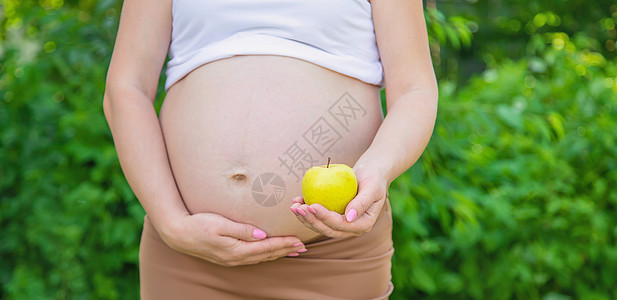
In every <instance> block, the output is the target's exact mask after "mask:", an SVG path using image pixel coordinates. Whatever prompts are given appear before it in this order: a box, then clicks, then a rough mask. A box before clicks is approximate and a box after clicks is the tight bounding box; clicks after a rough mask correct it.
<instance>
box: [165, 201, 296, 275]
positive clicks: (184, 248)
mask: <svg viewBox="0 0 617 300" xmlns="http://www.w3.org/2000/svg"><path fill="white" fill-rule="evenodd" d="M157 231H159V234H160V236H161V238H162V239H163V241H165V243H166V244H167V245H168V246H169V247H170V248H172V249H174V250H176V251H178V252H182V253H185V254H188V255H192V256H195V257H198V258H201V259H205V260H207V261H209V262H212V263H215V264H218V265H222V266H227V267H232V266H240V265H250V264H256V263H260V262H265V261H270V260H275V259H278V258H281V257H284V256H297V255H298V254H299V253H301V252H304V251H306V249H305V247H304V244H303V243H302V242H301V241H300V239H298V238H297V237H294V236H278V237H266V233H265V232H264V231H262V230H261V229H259V228H257V227H255V226H253V225H249V224H242V223H236V222H234V221H232V220H229V219H227V218H225V217H223V216H221V215H218V214H213V213H198V214H193V215H186V216H182V217H178V218H176V219H174V221H173V225H170V226H168V227H167V228H165V230H157ZM298 250H300V251H298Z"/></svg>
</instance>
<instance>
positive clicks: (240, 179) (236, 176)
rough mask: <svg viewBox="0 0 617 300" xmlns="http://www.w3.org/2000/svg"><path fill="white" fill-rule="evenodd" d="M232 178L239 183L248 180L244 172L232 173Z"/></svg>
mask: <svg viewBox="0 0 617 300" xmlns="http://www.w3.org/2000/svg"><path fill="white" fill-rule="evenodd" d="M231 180H232V181H234V182H237V183H244V182H246V180H247V178H246V175H244V174H242V173H235V174H233V175H231Z"/></svg>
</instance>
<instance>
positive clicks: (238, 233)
mask: <svg viewBox="0 0 617 300" xmlns="http://www.w3.org/2000/svg"><path fill="white" fill-rule="evenodd" d="M226 220H227V222H225V224H223V226H221V227H220V230H219V235H221V236H228V237H232V238H236V239H239V240H243V241H247V242H252V241H259V240H263V239H265V238H266V237H267V234H266V232H265V231H263V230H261V229H259V228H257V227H255V226H253V225H249V224H243V223H237V222H234V221H231V220H229V219H226Z"/></svg>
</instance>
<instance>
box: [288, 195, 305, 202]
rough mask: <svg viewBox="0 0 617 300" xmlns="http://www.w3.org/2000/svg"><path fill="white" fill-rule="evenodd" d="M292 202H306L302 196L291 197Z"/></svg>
mask: <svg viewBox="0 0 617 300" xmlns="http://www.w3.org/2000/svg"><path fill="white" fill-rule="evenodd" d="M291 202H293V203H300V204H304V198H303V197H302V196H297V197H294V198H293V199H291Z"/></svg>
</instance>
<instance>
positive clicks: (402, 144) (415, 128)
mask: <svg viewBox="0 0 617 300" xmlns="http://www.w3.org/2000/svg"><path fill="white" fill-rule="evenodd" d="M386 96H388V95H387V94H386ZM436 115H437V92H433V91H431V90H428V89H427V90H410V91H408V92H407V93H404V94H402V95H401V96H399V97H398V99H396V101H395V102H394V104H393V105H392V106H391V107H389V108H388V112H387V115H386V117H385V119H384V121H383V123H382V124H381V126H380V127H379V130H378V131H377V134H376V135H375V138H374V139H373V142H372V143H371V145H370V146H369V148H368V149H367V150H366V151H365V152H364V154H363V155H362V156H361V157H360V159H359V160H358V162H357V163H356V166H358V167H363V166H370V167H371V168H376V169H377V170H379V171H380V172H382V174H383V175H384V176H385V177H386V178H387V180H388V184H390V183H391V182H392V181H394V179H396V178H397V177H398V176H400V175H401V174H402V173H403V172H405V171H406V170H407V169H409V168H410V167H411V166H412V165H413V164H414V163H415V162H416V161H417V160H418V158H420V155H421V154H422V152H423V151H424V149H425V148H426V146H427V144H428V141H429V139H430V137H431V134H432V132H433V128H434V126H435V118H436Z"/></svg>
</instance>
